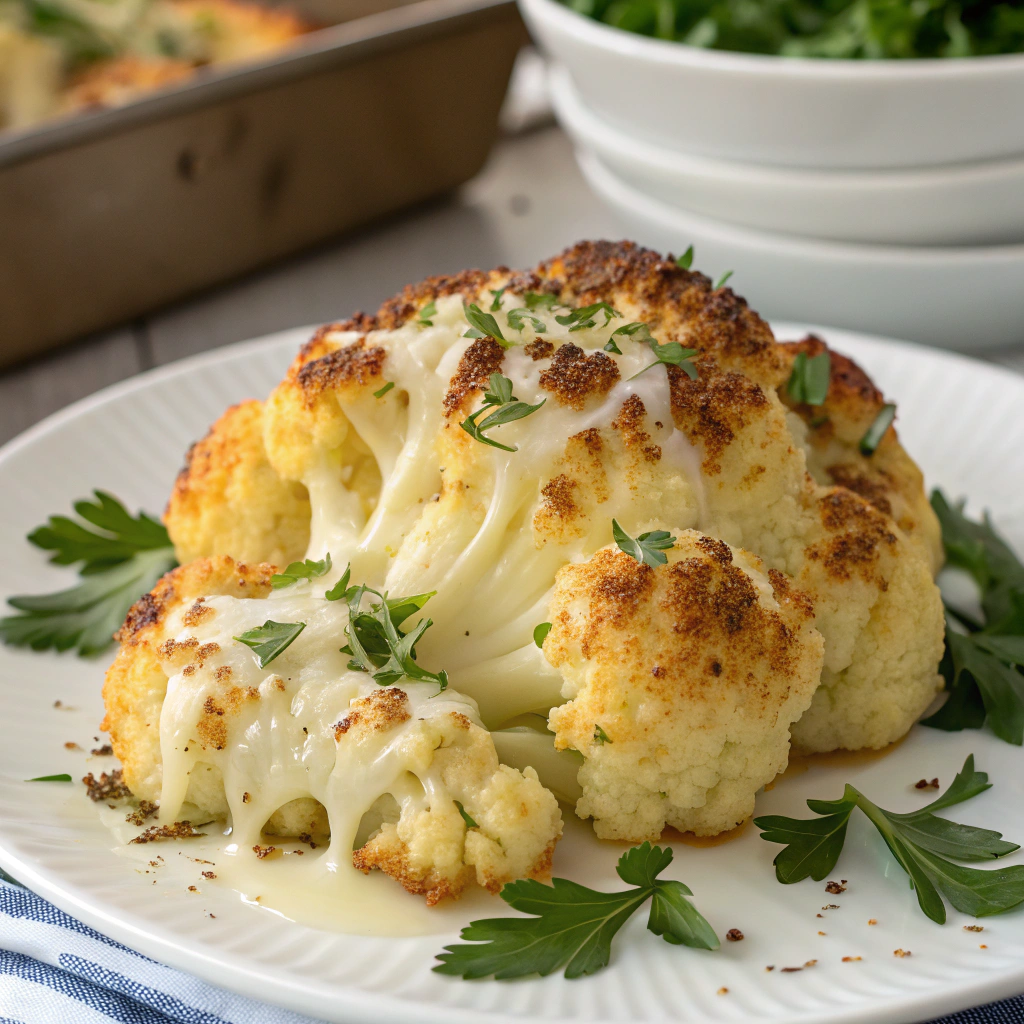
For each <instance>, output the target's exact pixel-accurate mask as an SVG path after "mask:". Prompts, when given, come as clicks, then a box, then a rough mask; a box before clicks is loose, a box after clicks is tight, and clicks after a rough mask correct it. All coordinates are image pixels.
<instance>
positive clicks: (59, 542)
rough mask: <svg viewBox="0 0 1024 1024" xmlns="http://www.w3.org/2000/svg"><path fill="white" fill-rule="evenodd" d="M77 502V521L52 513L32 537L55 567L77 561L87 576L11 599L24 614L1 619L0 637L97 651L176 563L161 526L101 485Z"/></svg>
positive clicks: (35, 645)
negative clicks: (69, 584)
mask: <svg viewBox="0 0 1024 1024" xmlns="http://www.w3.org/2000/svg"><path fill="white" fill-rule="evenodd" d="M94 495H95V501H92V500H88V499H86V500H82V501H76V502H75V504H74V509H75V512H76V513H78V516H79V517H80V518H79V519H71V518H69V517H68V516H51V517H50V518H49V520H48V521H47V522H46V524H45V525H43V526H40V527H38V528H37V529H35V530H33V531H32V532H31V533H30V534H29V535H28V540H29V542H30V543H32V544H34V545H35V546H36V547H38V548H42V549H43V550H44V551H51V552H53V554H52V555H51V557H50V561H51V562H52V563H54V564H55V565H74V564H75V563H76V562H78V563H81V564H80V565H79V569H78V571H79V574H80V575H81V577H82V581H81V582H80V583H79V584H78V585H77V586H75V587H71V588H69V589H68V590H60V591H57V592H56V593H53V594H33V595H20V596H17V597H12V598H9V599H8V601H9V604H10V605H11V607H13V608H15V609H17V610H18V611H19V612H21V613H22V614H20V615H10V616H7V617H5V618H2V619H0V639H2V640H3V642H4V643H7V644H11V645H13V646H18V647H31V648H32V649H33V650H36V651H43V650H51V649H52V650H57V651H66V650H68V649H70V648H72V647H77V649H78V652H79V654H82V655H90V654H97V653H99V652H100V651H102V650H103V649H104V648H105V647H107V645H108V644H110V642H111V639H112V637H113V634H114V632H115V631H116V630H117V629H118V628H119V627H120V626H121V623H122V622H124V618H125V615H127V614H128V609H129V608H131V606H132V605H133V604H134V603H135V602H136V601H137V600H138V599H139V597H141V596H142V595H143V594H144V593H146V592H147V591H148V590H151V589H152V587H153V585H154V584H155V583H156V581H157V580H158V579H159V578H160V577H161V576H162V575H163V574H164V573H165V572H167V571H168V570H170V569H173V568H174V566H175V565H176V564H177V562H176V560H175V557H174V548H173V547H172V546H171V541H170V538H169V537H168V536H167V531H166V530H165V529H164V527H163V525H162V524H161V523H160V522H158V521H157V520H156V519H154V518H152V517H151V516H148V515H146V513H144V512H142V513H140V514H139V515H138V516H132V515H131V514H130V513H129V512H128V511H127V510H126V509H125V507H124V505H122V504H121V502H119V501H118V500H117V498H115V497H113V496H112V495H110V494H107V493H106V492H104V491H95V492H94Z"/></svg>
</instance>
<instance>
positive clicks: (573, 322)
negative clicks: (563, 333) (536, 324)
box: [555, 302, 622, 333]
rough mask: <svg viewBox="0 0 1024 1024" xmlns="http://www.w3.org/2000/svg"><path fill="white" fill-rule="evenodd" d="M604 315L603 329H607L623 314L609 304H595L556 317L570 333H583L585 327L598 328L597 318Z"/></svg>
mask: <svg viewBox="0 0 1024 1024" xmlns="http://www.w3.org/2000/svg"><path fill="white" fill-rule="evenodd" d="M600 313H603V314H604V323H603V324H602V325H601V326H602V327H607V326H608V325H609V324H610V323H611V322H612V320H613V319H614V318H615V317H617V316H622V314H621V313H620V312H619V311H618V310H617V309H615V308H614V307H613V306H611V305H610V304H609V303H607V302H594V303H592V304H591V305H589V306H581V307H580V308H579V309H570V310H569V312H568V313H563V314H561V315H559V316H556V317H555V320H557V321H558V323H560V324H561V325H562V326H563V327H568V328H569V332H570V333H572V332H573V331H582V330H583V329H584V328H585V327H596V326H597V320H596V319H595V317H597V316H598V314H600Z"/></svg>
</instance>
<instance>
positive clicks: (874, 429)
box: [860, 402, 896, 455]
mask: <svg viewBox="0 0 1024 1024" xmlns="http://www.w3.org/2000/svg"><path fill="white" fill-rule="evenodd" d="M894 419H896V406H895V405H893V404H892V403H891V402H886V404H885V405H883V406H882V408H881V409H880V410H879V412H878V415H877V416H876V417H875V420H874V422H873V423H872V424H871V426H870V427H868V429H867V430H866V431H865V432H864V436H863V437H862V438H861V439H860V453H861V455H874V454H875V449H876V448H877V447H878V446H879V445H880V444H881V443H882V438H883V437H885V432H886V431H887V430H888V429H889V427H890V425H891V424H892V421H893V420H894Z"/></svg>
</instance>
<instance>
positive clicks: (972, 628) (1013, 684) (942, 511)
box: [922, 491, 1024, 745]
mask: <svg viewBox="0 0 1024 1024" xmlns="http://www.w3.org/2000/svg"><path fill="white" fill-rule="evenodd" d="M932 508H933V509H934V510H935V514H936V516H937V517H938V520H939V523H940V525H941V527H942V542H943V547H944V548H945V552H946V560H947V563H948V564H949V565H951V566H955V567H956V568H959V569H963V570H964V571H966V572H967V573H969V574H970V576H971V577H972V578H973V580H974V582H975V583H976V584H977V586H978V589H979V591H980V604H981V608H982V613H983V617H984V618H983V621H982V622H976V621H974V619H973V618H972V616H970V615H968V614H966V613H965V612H963V611H961V610H960V609H958V608H953V607H947V612H948V615H947V620H946V651H945V654H944V656H943V659H942V662H941V664H940V666H939V668H940V670H941V672H942V674H943V676H944V678H945V680H946V690H947V691H948V696H947V699H946V703H945V704H943V705H942V707H941V708H939V710H938V711H937V712H935V714H933V715H932V716H931V717H929V718H926V719H924V721H923V722H922V725H927V726H930V727H932V728H934V729H943V730H946V731H957V730H960V729H979V728H981V727H982V726H983V725H984V724H985V723H986V722H988V724H989V725H990V727H991V728H992V731H993V732H994V733H995V734H996V735H997V736H999V737H1000V739H1003V740H1005V741H1006V742H1008V743H1015V744H1017V745H1020V744H1021V743H1022V742H1024V674H1022V673H1021V671H1020V669H1021V667H1022V666H1024V566H1022V565H1021V563H1020V560H1019V559H1018V558H1017V556H1016V555H1015V554H1014V552H1013V549H1012V548H1011V547H1010V546H1009V545H1008V544H1007V543H1006V541H1005V540H1003V538H1002V537H1000V536H999V534H998V533H997V532H996V531H995V529H994V528H993V526H992V523H991V521H990V520H989V518H988V516H987V514H986V515H985V516H984V517H983V519H982V521H981V522H974V521H972V520H970V519H968V518H967V517H966V516H965V515H964V512H963V504H962V503H961V504H959V505H951V504H950V503H949V502H948V501H947V500H946V498H945V496H944V495H943V494H942V493H941V492H940V491H935V492H933V494H932ZM953 620H955V623H959V627H958V626H957V625H955V624H954V621H953ZM964 630H966V632H965V631H964Z"/></svg>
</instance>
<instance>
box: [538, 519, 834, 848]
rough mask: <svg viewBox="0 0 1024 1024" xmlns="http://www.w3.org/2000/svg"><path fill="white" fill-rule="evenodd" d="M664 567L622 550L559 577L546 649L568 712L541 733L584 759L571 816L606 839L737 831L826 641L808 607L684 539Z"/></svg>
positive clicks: (738, 561) (776, 576) (802, 701)
mask: <svg viewBox="0 0 1024 1024" xmlns="http://www.w3.org/2000/svg"><path fill="white" fill-rule="evenodd" d="M668 555H669V562H668V564H667V565H663V566H658V567H657V568H652V567H651V566H649V565H646V564H642V563H638V562H636V561H635V560H634V559H633V558H631V557H630V556H628V555H625V554H622V553H621V552H618V551H610V550H607V549H605V550H602V551H599V552H598V553H597V554H596V555H594V557H593V558H592V559H590V561H588V562H583V563H580V564H577V565H567V566H565V567H564V568H563V569H560V570H559V573H558V577H557V581H556V585H555V595H554V598H553V599H552V602H551V621H552V628H551V632H550V634H549V635H548V638H547V640H546V641H545V643H544V652H545V654H546V655H547V657H548V659H549V660H550V661H551V663H552V664H554V665H555V666H557V667H558V668H559V670H560V671H561V672H562V675H563V677H564V678H565V685H564V687H563V691H562V692H563V696H565V697H569V698H570V700H569V701H568V703H566V704H563V705H562V706H561V707H558V708H555V709H554V710H553V711H552V713H551V717H550V725H551V727H552V728H553V729H554V730H555V736H556V739H555V744H556V746H558V747H563V748H564V747H572V748H574V749H576V750H579V751H580V752H582V753H583V754H584V756H585V758H586V761H585V762H584V765H583V768H582V770H581V771H580V775H579V779H580V783H581V785H582V786H583V798H582V799H581V800H580V802H579V804H578V805H577V813H579V814H580V815H581V816H588V815H589V816H592V817H593V818H594V829H595V831H596V832H597V834H598V835H599V836H601V837H602V838H605V839H622V840H628V841H630V842H640V841H642V840H644V839H655V838H657V837H658V836H659V835H660V834H661V831H662V829H663V828H664V827H665V825H666V824H668V825H673V826H675V827H676V828H678V829H680V830H682V831H690V832H695V833H696V834H698V835H716V834H718V833H719V832H723V831H725V830H727V829H730V828H734V827H735V826H736V825H739V824H740V823H742V822H743V821H744V820H745V819H746V818H747V817H749V815H750V814H751V812H752V811H753V809H754V795H755V793H756V792H757V791H758V789H760V788H761V786H763V785H764V784H765V783H767V782H770V781H771V780H772V779H774V778H775V776H776V775H777V774H778V773H779V772H781V771H783V770H784V769H785V767H786V764H787V763H788V760H789V729H790V725H791V724H792V723H793V722H794V721H795V720H796V719H797V718H799V717H800V715H801V714H802V713H803V712H804V711H805V710H806V709H807V707H808V705H809V704H810V702H811V696H812V694H813V693H814V691H815V689H816V687H817V685H818V679H819V677H820V674H821V664H822V653H823V643H822V639H821V636H820V634H819V633H818V632H817V630H815V629H814V628H813V620H814V613H813V611H812V609H811V603H810V601H809V600H808V598H807V597H806V596H805V595H804V594H802V593H800V592H799V591H798V590H796V589H795V588H793V587H792V585H791V583H790V581H789V580H788V578H787V577H786V576H785V575H783V574H782V573H780V572H777V571H775V570H769V571H768V573H767V575H766V574H765V572H764V568H763V566H762V565H761V563H760V560H759V559H757V558H755V557H753V556H751V555H749V554H747V553H746V552H743V551H733V550H730V548H729V546H728V545H727V544H724V543H722V542H721V541H719V540H714V539H713V538H711V537H707V536H704V535H702V534H699V533H697V532H695V531H693V530H688V531H686V532H684V533H681V534H680V535H679V537H678V538H677V539H676V543H675V547H674V548H673V549H672V551H670V552H669V553H668Z"/></svg>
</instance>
